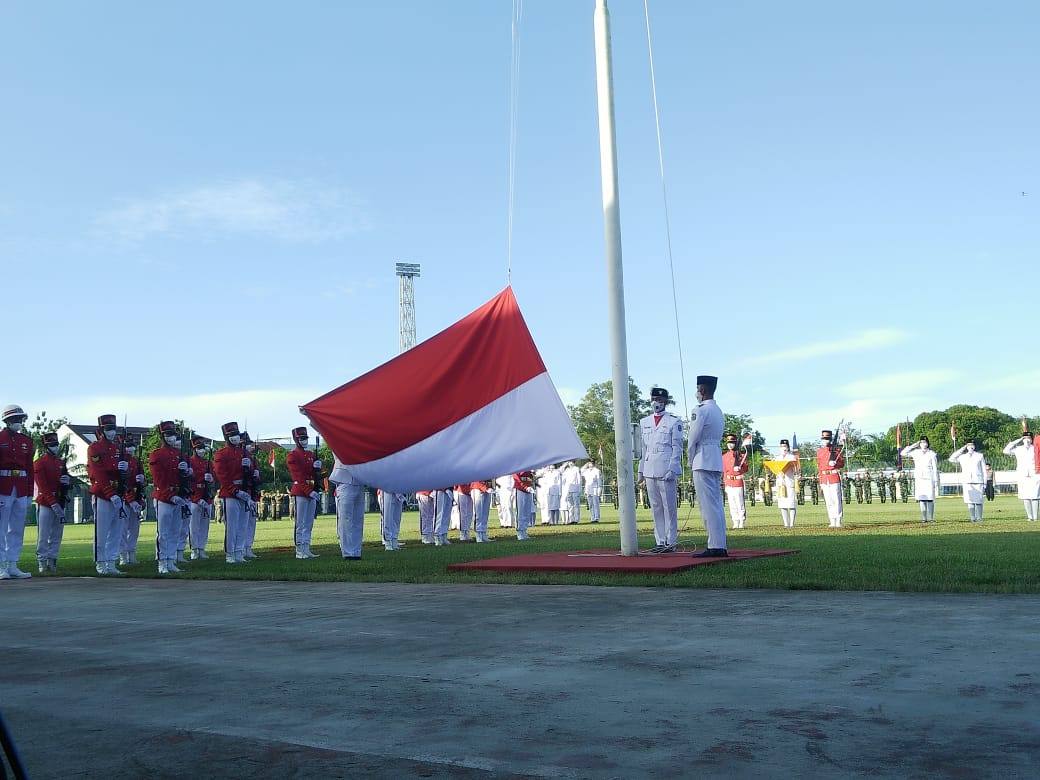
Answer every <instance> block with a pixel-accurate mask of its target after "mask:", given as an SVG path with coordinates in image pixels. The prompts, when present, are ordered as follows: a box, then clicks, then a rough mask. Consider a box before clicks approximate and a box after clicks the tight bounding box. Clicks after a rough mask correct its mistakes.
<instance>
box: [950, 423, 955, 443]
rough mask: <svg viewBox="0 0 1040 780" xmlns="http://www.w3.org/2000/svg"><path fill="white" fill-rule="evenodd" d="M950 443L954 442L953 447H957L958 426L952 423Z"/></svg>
mask: <svg viewBox="0 0 1040 780" xmlns="http://www.w3.org/2000/svg"><path fill="white" fill-rule="evenodd" d="M950 441H952V442H953V446H954V447H956V446H957V426H956V425H954V424H953V423H950Z"/></svg>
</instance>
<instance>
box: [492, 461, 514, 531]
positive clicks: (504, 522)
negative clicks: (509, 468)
mask: <svg viewBox="0 0 1040 780" xmlns="http://www.w3.org/2000/svg"><path fill="white" fill-rule="evenodd" d="M495 488H496V492H497V493H498V524H499V526H501V527H502V528H512V527H514V526H515V525H516V522H515V518H514V517H513V498H514V496H515V494H516V490H515V489H514V487H513V475H512V474H505V475H503V476H501V477H499V478H498V479H496V480H495Z"/></svg>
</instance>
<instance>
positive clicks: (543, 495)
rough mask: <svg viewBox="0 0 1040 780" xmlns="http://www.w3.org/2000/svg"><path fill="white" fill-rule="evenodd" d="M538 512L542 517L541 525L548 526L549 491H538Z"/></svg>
mask: <svg viewBox="0 0 1040 780" xmlns="http://www.w3.org/2000/svg"><path fill="white" fill-rule="evenodd" d="M538 511H539V513H541V515H542V525H548V524H549V491H548V490H539V491H538Z"/></svg>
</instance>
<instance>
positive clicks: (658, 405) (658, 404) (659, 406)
mask: <svg viewBox="0 0 1040 780" xmlns="http://www.w3.org/2000/svg"><path fill="white" fill-rule="evenodd" d="M650 406H652V407H653V409H654V412H655V413H656V414H660V413H661V412H663V411H664V407H665V403H664V401H651V402H650Z"/></svg>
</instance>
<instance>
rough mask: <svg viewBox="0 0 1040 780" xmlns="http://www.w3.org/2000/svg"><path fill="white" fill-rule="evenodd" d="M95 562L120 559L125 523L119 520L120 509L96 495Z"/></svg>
mask: <svg viewBox="0 0 1040 780" xmlns="http://www.w3.org/2000/svg"><path fill="white" fill-rule="evenodd" d="M92 503H93V506H94V563H98V562H100V561H115V560H118V559H119V545H120V544H121V542H122V533H121V532H122V530H123V524H122V523H120V522H119V510H118V509H116V508H115V507H114V506H112V502H111V501H109V500H108V499H105V498H100V497H98V496H94V497H93V500H92Z"/></svg>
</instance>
